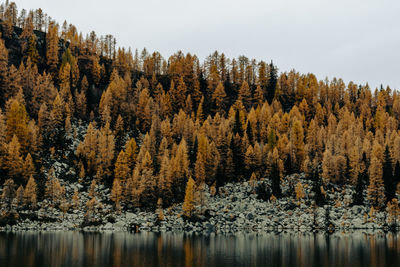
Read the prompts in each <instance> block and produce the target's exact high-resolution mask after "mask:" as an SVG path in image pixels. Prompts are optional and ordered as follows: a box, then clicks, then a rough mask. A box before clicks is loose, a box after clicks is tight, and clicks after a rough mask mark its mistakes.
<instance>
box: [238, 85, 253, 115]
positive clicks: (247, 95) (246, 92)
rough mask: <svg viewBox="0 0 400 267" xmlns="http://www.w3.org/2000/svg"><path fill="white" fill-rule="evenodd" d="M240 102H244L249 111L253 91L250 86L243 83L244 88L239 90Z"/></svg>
mask: <svg viewBox="0 0 400 267" xmlns="http://www.w3.org/2000/svg"><path fill="white" fill-rule="evenodd" d="M239 100H240V101H242V103H243V105H244V106H245V108H246V109H247V110H248V109H249V108H250V106H251V103H252V97H251V91H250V87H249V84H248V83H247V82H246V81H243V83H242V86H241V87H240V90H239Z"/></svg>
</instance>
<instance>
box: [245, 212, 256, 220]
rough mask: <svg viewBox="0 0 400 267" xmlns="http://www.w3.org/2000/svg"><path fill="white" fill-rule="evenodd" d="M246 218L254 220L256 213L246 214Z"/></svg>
mask: <svg viewBox="0 0 400 267" xmlns="http://www.w3.org/2000/svg"><path fill="white" fill-rule="evenodd" d="M246 218H247V219H248V220H253V219H254V215H253V214H252V213H248V214H247V216H246Z"/></svg>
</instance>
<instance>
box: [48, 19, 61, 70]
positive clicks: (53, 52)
mask: <svg viewBox="0 0 400 267" xmlns="http://www.w3.org/2000/svg"><path fill="white" fill-rule="evenodd" d="M46 59H47V65H48V66H49V69H50V73H51V74H52V75H53V77H55V75H56V72H57V65H58V61H59V59H58V25H56V24H55V23H54V22H50V24H49V27H48V31H47V36H46Z"/></svg>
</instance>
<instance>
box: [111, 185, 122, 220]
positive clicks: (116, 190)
mask: <svg viewBox="0 0 400 267" xmlns="http://www.w3.org/2000/svg"><path fill="white" fill-rule="evenodd" d="M121 198H122V187H121V185H120V181H119V179H118V178H115V179H114V182H113V186H112V190H111V200H112V201H114V204H115V209H116V210H117V211H118V212H119V211H120V210H121Z"/></svg>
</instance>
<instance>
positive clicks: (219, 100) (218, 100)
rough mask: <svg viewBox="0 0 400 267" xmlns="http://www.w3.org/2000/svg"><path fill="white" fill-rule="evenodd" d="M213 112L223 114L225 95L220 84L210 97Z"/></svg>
mask: <svg viewBox="0 0 400 267" xmlns="http://www.w3.org/2000/svg"><path fill="white" fill-rule="evenodd" d="M212 99H213V101H214V110H215V112H219V113H224V110H225V103H226V93H225V89H224V85H223V84H222V82H220V83H218V86H217V88H215V91H214V93H213V95H212Z"/></svg>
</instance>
